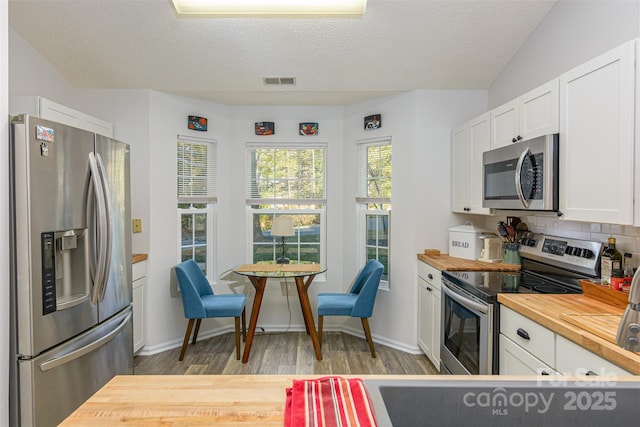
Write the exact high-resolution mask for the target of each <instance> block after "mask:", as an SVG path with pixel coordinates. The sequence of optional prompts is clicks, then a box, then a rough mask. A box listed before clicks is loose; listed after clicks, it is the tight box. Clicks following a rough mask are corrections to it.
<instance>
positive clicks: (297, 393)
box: [284, 377, 376, 427]
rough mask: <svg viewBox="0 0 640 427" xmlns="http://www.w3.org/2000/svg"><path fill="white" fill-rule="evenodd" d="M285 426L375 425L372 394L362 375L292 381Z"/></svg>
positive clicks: (340, 426) (356, 426) (288, 393)
mask: <svg viewBox="0 0 640 427" xmlns="http://www.w3.org/2000/svg"><path fill="white" fill-rule="evenodd" d="M284 425H285V427H348V426H353V427H376V420H375V415H374V413H373V406H372V404H371V399H370V398H369V393H368V392H367V389H366V388H365V386H364V382H363V381H362V380H361V379H359V378H353V379H346V378H342V377H324V378H318V379H315V380H293V386H292V387H290V388H287V402H286V406H285V415H284Z"/></svg>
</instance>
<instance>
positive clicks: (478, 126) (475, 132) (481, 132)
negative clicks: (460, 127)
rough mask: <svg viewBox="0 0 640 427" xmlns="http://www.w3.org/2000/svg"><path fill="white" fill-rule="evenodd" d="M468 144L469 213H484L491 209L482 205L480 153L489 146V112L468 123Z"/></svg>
mask: <svg viewBox="0 0 640 427" xmlns="http://www.w3.org/2000/svg"><path fill="white" fill-rule="evenodd" d="M469 145H470V150H471V156H470V164H469V179H470V182H469V184H468V185H469V201H468V203H467V205H468V207H469V209H471V210H470V211H469V212H470V213H476V214H486V215H489V214H490V213H491V209H489V208H483V207H482V194H483V188H482V183H483V182H484V170H483V167H482V153H484V152H485V151H487V150H489V149H490V146H491V119H490V114H489V113H485V114H483V115H481V116H479V117H477V118H475V119H473V120H472V121H471V122H470V123H469Z"/></svg>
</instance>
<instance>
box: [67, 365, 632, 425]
mask: <svg viewBox="0 0 640 427" xmlns="http://www.w3.org/2000/svg"><path fill="white" fill-rule="evenodd" d="M323 376H324V375H120V376H116V377H114V378H113V379H112V380H111V381H109V382H108V383H107V384H106V385H105V386H104V387H102V389H100V390H98V391H97V392H96V393H95V394H94V395H93V396H91V397H90V398H89V400H87V401H86V402H85V403H84V404H82V406H80V408H78V409H76V410H75V411H74V412H73V413H72V414H71V415H69V417H68V418H67V419H66V420H64V421H63V422H62V424H60V426H63V427H69V426H93V427H96V426H98V427H99V426H115V425H127V426H212V425H215V426H216V427H222V426H251V427H255V426H261V427H263V426H278V427H282V426H283V425H284V407H285V401H286V395H285V389H286V388H287V387H291V384H292V381H293V380H294V379H299V380H302V379H313V378H320V377H323ZM345 377H354V375H345ZM355 377H358V378H362V379H364V380H365V381H366V380H376V379H378V380H411V381H413V380H418V381H419V380H436V381H442V385H443V387H446V386H447V382H448V381H465V383H469V385H471V383H473V382H476V381H477V382H478V384H480V383H481V382H486V381H489V382H492V381H502V380H506V379H508V380H514V381H531V379H532V377H531V376H488V375H473V376H457V375H358V376H355ZM581 378H582V381H590V380H594V379H595V378H589V377H581ZM548 379H549V380H553V377H549V378H548ZM538 381H541V380H540V379H538ZM616 381H617V382H626V381H636V378H635V377H624V378H617V379H616ZM370 393H371V391H370ZM416 410H420V408H416ZM427 417H428V414H427ZM629 417H631V415H629ZM426 419H428V418H426ZM629 419H631V418H629ZM425 425H426V424H425Z"/></svg>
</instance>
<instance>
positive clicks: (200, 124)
mask: <svg viewBox="0 0 640 427" xmlns="http://www.w3.org/2000/svg"><path fill="white" fill-rule="evenodd" d="M187 123H188V124H187V126H188V127H189V129H191V130H198V131H201V132H206V131H207V118H206V117H199V116H189V119H188V121H187Z"/></svg>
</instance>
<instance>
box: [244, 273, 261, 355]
mask: <svg viewBox="0 0 640 427" xmlns="http://www.w3.org/2000/svg"><path fill="white" fill-rule="evenodd" d="M249 280H251V283H252V284H253V287H254V288H255V289H256V295H255V297H254V299H253V307H252V308H251V318H250V320H249V331H248V333H247V340H246V342H245V344H244V352H243V353H242V363H247V361H248V360H249V353H251V344H252V343H253V336H254V335H255V332H256V325H257V324H258V315H259V314H260V306H261V305H262V297H263V296H264V288H265V286H266V284H267V278H266V277H249Z"/></svg>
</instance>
